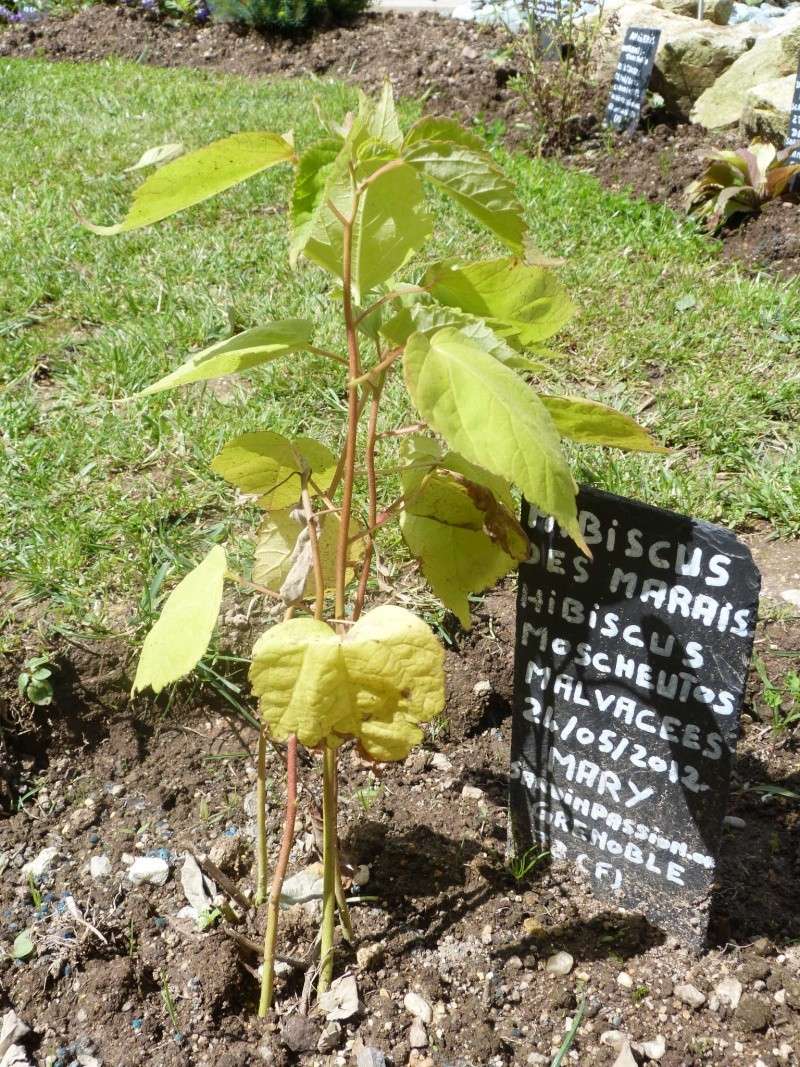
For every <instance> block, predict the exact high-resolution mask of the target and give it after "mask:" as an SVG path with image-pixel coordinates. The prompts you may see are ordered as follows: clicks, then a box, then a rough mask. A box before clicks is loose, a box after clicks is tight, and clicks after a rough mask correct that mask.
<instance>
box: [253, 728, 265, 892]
mask: <svg viewBox="0 0 800 1067" xmlns="http://www.w3.org/2000/svg"><path fill="white" fill-rule="evenodd" d="M256 853H257V861H258V877H257V879H256V896H255V901H254V903H255V905H256V907H257V908H260V907H261V905H262V904H263V903H264V902H265V901H266V899H267V727H266V724H265V723H263V722H262V723H261V726H260V728H259V731H258V768H257V777H256Z"/></svg>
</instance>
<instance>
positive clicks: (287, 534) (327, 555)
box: [253, 511, 364, 599]
mask: <svg viewBox="0 0 800 1067" xmlns="http://www.w3.org/2000/svg"><path fill="white" fill-rule="evenodd" d="M319 521H320V532H319V538H318V544H319V554H320V562H321V563H322V577H323V581H324V584H325V589H326V590H329V589H333V588H334V586H335V582H336V546H337V543H338V539H339V516H338V515H334V514H330V515H325V516H323V517H322V518H321V519H320V520H319ZM305 528H306V524H305V522H298V521H297V519H295V518H293V517H292V515H291V513H290V512H289V511H270V512H269V514H267V515H266V516H265V517H264V521H263V522H262V523H261V525H260V526H259V528H258V536H257V540H256V547H255V556H254V559H253V581H254V582H257V583H258V584H259V585H263V586H266V588H267V589H271V590H272V591H273V592H275V593H277V592H282V591H283V586H284V583H285V582H286V580H287V579H288V578H289V576H290V574H291V573H292V569H293V567H294V568H295V576H296V577H299V578H302V574H301V573H300V572H299V571H298V569H297V568H298V567H302V566H303V563H304V561H305V564H306V567H307V577H306V580H305V583H304V585H302V586H301V587H300V588H301V590H302V591H301V594H300V595H301V596H302V597H304V598H309V597H313V596H314V592H315V589H316V583H315V581H314V571H313V568H312V567H311V566H310V564H311V562H312V559H311V556H310V547H309V548H306V536H305V535H304V534H303V531H304V530H305ZM357 532H358V525H357V524H356V523H355V522H352V523H351V526H350V533H351V536H353V535H355V534H356V533H357ZM301 553H302V554H303V557H304V559H298V556H299V555H300V554H301ZM363 555H364V539H363V538H358V540H355V541H353V542H352V544H351V548H350V552H349V558H348V562H349V563H350V564H351V565H350V566H349V567H348V568H347V570H346V571H345V585H347V584H349V583H350V582H351V581H352V580H353V577H354V574H355V570H354V568H355V566H356V565H357V564H358V562H359V561H360V559H361V558H362V557H363ZM295 564H297V567H295ZM292 599H300V596H297V597H294V598H292Z"/></svg>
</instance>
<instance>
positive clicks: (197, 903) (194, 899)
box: [181, 852, 217, 915]
mask: <svg viewBox="0 0 800 1067" xmlns="http://www.w3.org/2000/svg"><path fill="white" fill-rule="evenodd" d="M181 887H182V888H183V893H184V896H185V897H186V899H187V900H188V901H189V904H190V905H191V906H192V907H193V908H194V910H195V911H196V912H197V914H198V915H202V914H203V912H204V911H208V910H209V908H210V907H211V903H212V900H213V897H214V896H215V895H216V892H217V888H216V886H215V885H214V883H213V882H211V881H209V880H208V879H206V878H205V877H204V875H203V872H202V871H201V870H200V865H199V864H198V862H197V860H196V859H195V858H194V856H192V854H191V853H189V852H187V853H186V857H185V858H184V861H183V867H182V868H181Z"/></svg>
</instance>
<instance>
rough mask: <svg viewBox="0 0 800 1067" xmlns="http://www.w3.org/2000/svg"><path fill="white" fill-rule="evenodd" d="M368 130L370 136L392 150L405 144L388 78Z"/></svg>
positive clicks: (370, 119) (371, 116)
mask: <svg viewBox="0 0 800 1067" xmlns="http://www.w3.org/2000/svg"><path fill="white" fill-rule="evenodd" d="M367 129H368V130H369V133H370V136H372V137H374V138H375V139H376V140H377V141H382V142H383V143H384V144H386V145H389V146H390V147H391V148H400V146H401V145H402V143H403V134H402V133H401V132H400V123H399V122H398V121H397V112H396V111H395V107H394V93H393V92H392V83H391V82H390V81H389V79H388V78H387V79H386V81H384V83H383V89H382V90H381V95H380V97H379V99H378V101H377V103H376V104H375V105H374V107H373V108H372V114H371V115H370V116H369V118H368V120H367Z"/></svg>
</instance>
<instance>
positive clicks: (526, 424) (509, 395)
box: [92, 85, 658, 1015]
mask: <svg viewBox="0 0 800 1067" xmlns="http://www.w3.org/2000/svg"><path fill="white" fill-rule="evenodd" d="M154 158H158V152H157V151H156V157H154ZM283 163H285V164H289V165H291V166H293V167H294V168H295V183H294V190H293V193H292V197H291V205H290V213H289V214H290V225H291V244H290V260H291V263H292V264H293V265H296V264H297V263H298V261H299V260H300V258H301V257H304V258H305V259H307V260H309V261H310V262H311V263H313V264H316V266H318V267H320V268H322V269H323V270H324V271H325V272H327V273H328V274H329V275H330V276H331V279H332V286H331V290H330V298H331V299H332V300H333V301H335V303H336V304H337V305H338V306H339V307H340V309H341V324H342V341H343V345H342V351H337V350H333V349H328V348H324V347H320V346H318V345H317V344H315V342H314V339H313V338H314V323H313V322H311V321H309V320H305V319H285V320H281V321H276V322H270V323H267V324H263V325H258V326H254V327H252V328H251V329H248V330H245V331H244V332H243V333H240V334H238V335H237V336H234V337H230V338H228V339H227V340H224V341H220V342H217V343H216V344H213V345H211V346H210V347H208V348H206V349H204V350H203V351H201V352H198V353H196V354H195V355H192V356H191V357H190V358H189V359H188V360H187V361H186V362H185V363H183V364H182V365H181V366H180V367H178V368H177V370H175V371H173V372H172V373H170V374H167V375H166V377H164V378H162V379H160V380H159V381H157V382H155V383H154V384H152V385H150V386H148V387H147V388H146V389H145V390H144V392H143V394H141V395H144V396H150V395H153V394H155V393H159V392H161V391H162V390H166V389H171V388H175V387H177V386H182V385H187V384H189V383H192V382H200V381H207V380H209V379H214V378H219V377H222V376H225V375H230V374H237V373H241V372H243V371H248V370H253V369H255V368H257V367H259V366H263V365H265V364H267V363H270V362H272V361H275V360H280V359H286V358H287V357H289V358H290V359H292V360H293V361H294V362H296V361H297V355H298V354H299V353H302V352H305V353H310V354H312V355H314V356H316V357H319V358H320V359H321V360H325V361H327V363H328V365H329V367H330V371H331V379H332V382H333V384H334V386H335V388H337V389H339V390H342V391H343V392H344V393H345V394H346V396H347V418H346V424H345V426H344V427H342V428H341V436H340V438H339V447H338V449H337V450H331V449H330V448H328V447H327V445H326V444H324V443H321V442H318V441H314V440H311V439H309V438H307V437H304V436H301V435H298V436H294V437H287V436H284V435H281V434H278V433H275V432H273V431H270V430H266V429H261V430H253V431H252V432H249V433H245V434H243V435H240V436H238V437H236V438H234V439H233V440H231V441H229V442H228V443H227V444H226V445H225V446H224V448H222V450H221V451H220V453H219V454H218V455H217V456H216V457H215V458H214V460H213V462H212V464H211V467H212V469H213V470H214V472H215V473H217V474H218V475H220V476H221V477H222V478H224V479H226V480H227V481H228V482H230V483H231V485H232V486H235V487H236V488H237V489H238V490H240V491H242V492H244V493H247V494H250V495H251V496H252V497H253V498H254V500H255V503H256V506H257V507H258V508H259V509H260V510H261V512H262V517H261V520H260V523H259V526H258V531H257V534H256V545H255V564H254V569H253V575H252V583H250V582H247V581H245V580H244V579H243V578H241V577H240V576H237V575H234V574H232V573H231V572H230V571H229V569H228V564H227V557H226V551H225V548H224V547H223V546H222V545H215V546H214V547H213V548H212V549H211V551H210V552H209V553H208V555H207V556H206V557H205V559H204V560H203V561H202V562H201V563H200V564H199V565H198V566H197V567H195V569H194V570H193V571H191V572H190V573H189V574H188V575H187V576H186V577H185V578H184V579H183V580H182V581H181V582H180V583H179V585H178V586H177V587H176V588H175V589H174V590H173V591H172V593H171V594H170V595H169V597H168V598H167V600H166V601H165V603H164V606H163V609H162V612H161V615H160V617H159V619H158V620H157V622H156V623H155V625H154V627H153V629H152V630H151V631H150V633H149V634H148V636H147V638H146V640H145V643H144V647H143V649H142V653H141V657H140V660H139V664H138V668H137V671H136V677H135V680H134V685H133V690H134V692H138V691H141V690H143V689H145V688H146V687H150V688H152V689H153V690H154V691H155V692H156V693H157V692H159V691H160V690H161V689H163V688H164V686H166V685H169V684H170V683H171V682H174V681H176V680H177V679H178V678H181V677H183V676H184V675H186V674H187V673H189V672H190V671H192V670H193V669H194V668H195V667H196V665H197V664H198V663H199V662H200V660H201V657H202V656H203V655H204V653H205V652H206V649H207V647H208V644H209V641H210V639H211V636H212V631H213V629H214V627H215V625H216V620H217V615H218V613H219V609H220V604H221V601H222V594H223V584H224V582H225V580H226V577H227V578H229V579H233V580H234V581H235V582H236V583H237V584H239V585H240V586H243V587H244V588H247V589H250V590H252V588H255V589H256V591H257V592H259V593H261V594H263V595H264V596H265V597H266V598H268V599H269V601H271V602H275V603H278V604H282V605H283V607H284V611H285V614H284V619H283V621H282V622H279V623H277V624H276V625H273V626H272V627H271V628H269V629H268V630H267V631H266V632H265V633H264V634H263V635H262V636H261V637H260V638H259V639H258V640H257V641H256V643H255V647H254V648H253V654H252V664H251V667H250V681H251V684H252V689H253V693H254V694H255V695H256V697H258V699H259V704H260V713H261V729H260V732H259V746H258V761H257V817H258V845H257V862H258V877H257V898H258V900H259V902H262V903H263V902H264V898H265V896H266V886H267V851H266V822H265V797H266V749H267V743H268V740H269V741H270V742H271V743H273V744H274V743H281V742H285V743H286V768H287V787H286V796H287V799H286V809H285V816H284V831H283V836H282V841H281V845H280V850H279V854H278V856H277V859H276V861H275V868H274V874H273V878H272V883H271V887H270V891H269V900H268V903H267V920H266V930H265V944H264V970H263V974H264V978H263V984H262V990H261V1001H260V1007H259V1011H260V1014H262V1015H263V1014H265V1013H266V1012H267V1010H268V1008H269V1005H270V1003H271V999H272V987H273V960H274V953H275V944H276V934H277V920H278V906H279V901H280V894H281V887H282V884H283V879H284V875H285V872H286V868H287V864H288V858H289V852H290V849H291V845H292V840H293V834H294V819H295V811H296V803H297V801H296V795H297V747H298V745H303V746H305V747H306V748H307V749H309V750H311V751H312V752H314V753H316V754H317V756H318V759H319V762H320V763H321V765H322V793H323V805H322V809H323V812H322V837H323V844H322V853H323V867H324V879H323V881H324V884H323V907H322V927H321V949H320V951H321V960H320V973H319V981H318V991H319V992H323V991H325V990H326V989H327V988H328V986H329V984H330V981H331V977H332V974H333V964H334V959H333V946H334V932H335V930H334V927H335V917H336V911H337V909H338V912H339V917H340V922H341V925H342V929H343V931H344V935H345V936H346V937H350V936H351V927H350V919H349V915H348V912H347V904H346V901H345V897H344V892H343V889H342V883H341V878H340V870H339V863H338V833H337V788H338V785H337V754H338V750H339V748H340V747H341V746H342V744H344V743H345V742H347V741H349V740H353V741H355V743H356V744H357V745H358V748H359V750H360V752H361V754H362V756H364V757H365V758H367V759H370V760H374V761H381V762H383V761H391V760H402V759H404V758H405V757H406V756H407V755H408V753H409V752H410V750H411V749H412V748H413V746H414V745H416V744H418V743H419V742H420V741H421V740H422V739H423V733H422V730H421V729H420V723H424V722H430V721H432V720H435V719H436V717H437V716H438V715H440V713H441V711H442V707H443V704H444V672H443V666H442V663H443V652H442V649H441V647H440V645H439V643H438V641H437V640H436V638H435V637H434V635H433V633H432V631H431V629H430V627H429V626H428V625H427V624H426V623H425V622H424V621H423V620H422V619H420V618H418V617H417V616H416V615H414V614H413V613H412V612H410V611H408V610H406V609H405V608H401V607H398V606H395V605H393V604H382V605H380V606H377V607H372V608H371V609H370V610H368V611H365V605H366V599H367V592H368V589H369V586H370V580H371V575H372V571H373V568H374V566H375V565H376V551H375V542H376V539H377V538H378V537H379V535H380V533H381V531H382V530H383V528H384V527H385V526H386V525H387V524H388V523H390V522H391V521H394V520H397V521H399V524H400V530H401V532H402V537H403V539H404V541H405V543H406V546H407V547H408V549H409V551H410V553H411V555H412V556H413V557H414V559H416V560H418V561H419V563H420V565H421V567H422V570H423V573H424V574H425V575H426V577H427V579H428V581H429V583H430V585H431V586H432V588H433V590H434V592H435V593H436V594H437V595H438V596H439V597H440V598H441V600H442V601H443V603H444V604H445V605H446V606H447V607H448V608H450V609H451V610H452V611H453V612H455V614H456V615H457V616H458V617H459V619H460V620H461V621H462V623H463V624H464V625H465V626H468V625H469V622H470V618H469V603H468V596H469V594H470V593H472V592H475V591H479V590H481V589H483V588H485V587H487V586H489V585H491V584H493V583H494V582H495V581H496V580H497V579H499V578H500V577H502V576H503V575H504V574H507V573H508V572H510V571H512V570H513V569H514V568H515V567H516V566H517V564H518V563H519V562H520V561H521V560H524V559H526V558H527V557H528V554H529V544H528V541H527V538H526V535H525V533H524V531H523V529H522V528H521V526H520V524H519V523H518V521H517V519H516V517H515V510H516V505H515V500H514V496H513V495H512V487H515V488H516V489H518V490H519V491H521V492H522V493H524V494H525V496H526V497H527V498H528V500H529V501H531V502H532V503H533V504H535V505H536V506H537V507H538V508H540V509H541V510H542V511H543V512H544V513H546V514H549V515H552V516H554V517H555V518H556V519H557V521H558V522H559V523H560V524H561V525H562V527H563V528H564V529H565V530H566V531H568V532H569V534H570V535H571V536H572V538H573V539H574V541H575V542H576V545H577V546H579V549H580V550H583V549H584V543H583V538H582V536H581V531H580V528H579V525H578V517H577V512H576V502H575V497H576V486H575V483H574V481H573V478H572V475H571V474H570V471H569V467H568V465H567V462H566V460H565V458H564V455H563V453H562V450H561V444H560V438H561V436H562V435H563V436H565V437H568V438H571V439H572V440H575V441H581V442H588V443H594V444H612V445H616V446H618V447H620V448H628V449H641V450H645V451H652V450H658V445H656V444H655V442H654V441H653V440H652V438H651V437H649V435H648V434H646V433H645V432H644V431H643V430H642V429H640V428H639V427H638V426H637V425H636V423H634V422H633V421H632V420H631V419H629V418H628V417H627V416H625V415H622V414H620V413H618V412H615V411H613V410H612V409H610V408H607V407H605V406H604V405H602V404H597V403H593V402H591V401H586V400H582V399H578V398H574V397H565V396H551V395H546V394H544V393H541V392H538V391H537V390H536V389H535V388H532V387H531V386H530V385H529V383H528V381H527V380H526V379H527V378H528V377H529V376H531V375H534V374H535V373H536V371H537V369H539V368H541V367H542V365H543V363H544V362H546V361H547V360H548V359H549V358H550V353H549V350H548V349H547V348H546V347H545V342H546V341H547V340H548V339H549V338H550V337H551V336H552V335H553V334H555V333H556V332H557V331H558V330H559V329H560V328H561V327H562V326H563V325H564V323H565V322H566V321H567V320H568V319H569V318H570V317H571V315H572V314H573V310H574V308H573V305H572V304H571V302H570V300H569V298H568V297H567V294H566V292H565V291H564V289H563V287H562V286H561V285H560V283H559V282H558V281H557V280H556V279H555V278H554V277H553V275H552V274H551V273H550V272H549V271H548V270H547V269H545V268H544V267H543V266H541V265H540V264H539V263H538V262H537V261H536V257H535V256H534V255H533V253H532V252H531V251H530V249H529V246H528V235H527V228H526V223H525V220H524V218H523V214H522V209H521V207H520V205H519V203H518V202H517V200H516V199H515V197H514V191H513V187H512V185H511V183H510V182H509V181H508V179H507V178H506V177H505V176H504V174H503V173H502V172H501V171H500V170H499V169H498V168H497V167H496V165H495V164H494V162H493V161H492V159H491V157H490V156H489V154H488V153H487V152H486V150H485V147H484V144H483V142H482V141H481V140H480V139H479V138H477V137H476V136H475V135H474V134H471V133H468V132H466V131H465V130H463V129H462V128H461V127H460V126H458V125H457V124H456V123H454V122H451V121H449V120H447V119H441V118H423V119H421V120H420V121H419V122H417V123H416V124H415V125H414V126H413V127H412V128H411V129H410V130H409V131H408V132H407V133H406V134H405V135H404V134H403V133H402V131H401V129H400V126H399V124H398V120H397V117H396V114H395V110H394V104H393V100H392V94H391V90H390V89H389V87H388V85H387V86H386V87H385V88H384V91H383V94H382V96H381V98H380V100H378V101H377V102H374V103H373V102H370V101H368V100H367V99H366V98H365V97H363V96H362V97H361V99H360V104H359V109H358V113H357V114H355V115H352V114H351V115H348V116H347V117H346V119H345V121H344V123H343V124H342V125H341V126H333V127H331V128H330V129H329V130H328V132H327V135H326V136H325V137H324V139H322V140H320V141H317V142H316V143H315V144H312V145H311V146H309V147H308V148H306V149H305V151H303V152H302V153H299V152H298V151H297V150H296V149H295V146H294V144H293V141H292V138H291V136H281V135H279V134H276V133H240V134H234V135H233V136H230V137H226V138H224V139H223V140H220V141H216V142H214V143H213V144H211V145H209V146H208V147H206V148H201V149H199V150H198V151H194V152H192V153H190V154H188V155H184V156H181V157H179V158H177V159H173V160H172V161H171V162H168V163H166V164H165V165H163V166H162V167H161V168H160V169H157V170H156V171H155V172H154V173H153V174H151V175H150V177H148V178H147V179H146V181H145V182H144V183H143V184H142V185H141V186H140V187H139V188H138V189H137V190H136V192H135V193H134V198H133V203H132V206H131V208H130V210H129V211H128V214H127V215H126V217H125V218H124V219H123V221H122V222H121V223H119V224H118V225H115V226H105V227H104V226H93V227H92V229H94V230H95V231H96V232H98V233H101V234H107V235H111V234H119V233H126V232H129V231H132V230H137V229H139V228H141V227H144V226H148V225H151V224H152V223H156V222H159V221H160V220H162V219H165V218H168V217H169V216H171V215H174V214H175V213H176V212H178V211H182V210H184V209H185V208H188V207H191V206H192V205H193V204H197V203H199V202H200V201H203V200H206V199H207V198H209V197H211V196H214V195H215V194H217V193H220V192H222V191H223V190H225V189H227V188H229V187H230V186H233V185H235V184H236V183H238V182H241V181H244V180H245V179H247V178H250V177H252V176H253V175H255V174H258V173H260V172H262V171H264V170H266V169H267V168H269V167H273V166H276V165H279V164H283ZM426 186H432V187H434V188H435V189H438V190H439V191H440V192H442V193H444V194H445V195H446V196H448V197H450V198H451V199H453V200H454V201H455V202H456V203H457V204H458V205H460V206H461V207H462V208H463V209H464V210H466V211H467V212H468V213H469V214H470V215H471V216H472V217H473V218H474V219H476V220H477V221H478V222H479V223H480V224H481V225H482V226H484V227H485V228H486V229H487V230H488V231H489V232H490V233H491V234H493V235H494V237H495V238H497V240H498V241H499V242H500V243H501V244H502V245H504V246H505V249H506V251H505V253H504V254H503V255H500V256H496V257H494V258H491V259H487V260H482V261H479V262H462V261H460V260H457V259H450V260H446V261H442V262H433V263H427V264H426V263H422V262H420V261H419V260H418V259H417V258H416V257H417V254H418V253H419V251H420V249H421V248H422V247H423V246H424V245H425V243H426V241H427V240H428V238H429V236H430V235H431V233H432V232H433V230H434V226H435V219H434V217H433V216H432V215H431V214H430V213H429V211H428V208H427V205H426V198H425V187H426ZM399 374H402V377H403V381H404V383H405V387H406V389H407V391H408V393H409V395H410V398H411V401H412V402H413V404H414V406H415V407H416V409H417V412H418V414H419V419H420V422H419V424H416V425H415V426H413V427H407V426H384V425H383V423H382V409H381V401H382V398H383V396H384V391H385V387H386V383H387V381H389V379H390V377H392V376H397V375H399ZM253 417H254V421H257V418H258V415H257V412H254V413H253ZM384 418H385V416H384ZM398 441H399V442H401V444H400V446H399V447H398ZM398 478H399V484H400V493H399V495H397V496H396V497H395V499H393V500H391V502H390V503H388V504H386V505H385V506H380V504H379V501H380V500H381V496H382V491H384V490H388V489H389V488H390V487H392V486H393V485H394V484H395V481H396V479H398ZM357 484H360V485H363V486H365V494H364V495H365V498H366V505H365V506H364V507H360V506H358V503H357V500H358V496H357V494H356V487H357ZM248 595H249V594H248Z"/></svg>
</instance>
